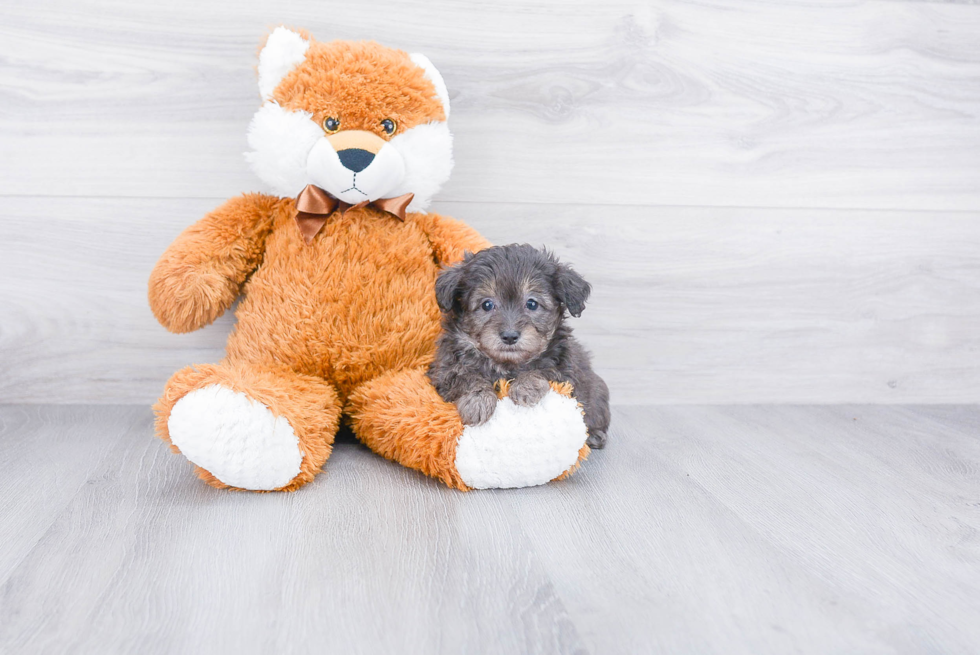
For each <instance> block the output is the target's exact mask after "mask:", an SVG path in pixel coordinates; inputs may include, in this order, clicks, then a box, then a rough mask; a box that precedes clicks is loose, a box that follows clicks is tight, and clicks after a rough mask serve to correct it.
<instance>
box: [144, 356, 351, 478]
mask: <svg viewBox="0 0 980 655" xmlns="http://www.w3.org/2000/svg"><path fill="white" fill-rule="evenodd" d="M154 411H155V412H156V416H157V419H156V431H157V434H158V435H159V436H160V437H161V438H162V439H163V440H164V441H166V442H167V443H169V444H170V445H171V449H172V450H173V451H174V452H177V453H182V454H183V455H184V456H185V457H186V458H187V459H188V460H190V461H191V463H193V464H194V465H195V466H196V470H197V474H198V476H199V477H200V478H201V479H202V480H204V481H205V482H207V483H208V484H210V485H211V486H214V487H218V488H225V487H232V488H237V489H248V490H252V491H272V490H276V491H292V490H294V489H297V488H299V487H301V486H302V485H304V484H306V483H307V482H309V481H310V480H312V479H313V476H315V475H316V474H317V473H319V472H320V467H322V466H323V464H324V462H326V461H327V457H329V455H330V450H331V445H332V444H333V440H334V435H335V434H336V432H337V427H338V424H339V421H340V411H341V403H340V401H339V400H338V398H337V392H336V390H335V389H334V387H333V386H332V385H331V384H330V383H328V382H326V381H324V380H322V379H320V378H316V377H313V376H309V375H301V374H299V373H295V372H293V371H290V370H288V369H273V368H267V367H259V366H254V365H248V364H242V363H237V364H229V363H227V362H223V363H221V364H204V365H200V366H197V367H187V368H185V369H182V370H180V371H178V372H177V373H175V374H174V375H173V377H171V378H170V380H169V381H168V382H167V386H166V388H165V390H164V393H163V396H162V397H161V398H160V400H159V402H157V404H156V405H155V406H154Z"/></svg>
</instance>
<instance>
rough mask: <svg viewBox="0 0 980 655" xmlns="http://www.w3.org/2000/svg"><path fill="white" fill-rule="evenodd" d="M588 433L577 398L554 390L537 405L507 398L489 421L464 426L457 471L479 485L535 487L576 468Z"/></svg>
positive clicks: (467, 480)
mask: <svg viewBox="0 0 980 655" xmlns="http://www.w3.org/2000/svg"><path fill="white" fill-rule="evenodd" d="M588 436H589V433H588V429H587V428H586V427H585V420H584V419H583V418H582V410H581V408H579V406H578V403H577V402H576V401H575V400H573V399H572V398H567V397H565V396H562V395H560V394H558V393H555V392H554V391H549V392H548V394H547V395H546V396H545V397H544V398H543V399H542V400H541V402H540V403H538V404H537V405H535V406H534V407H521V406H520V405H516V404H514V402H513V401H512V400H511V399H510V398H504V399H503V400H501V401H500V402H498V403H497V409H496V410H495V411H494V413H493V416H492V417H490V420H489V421H487V422H486V423H484V424H483V425H468V426H466V427H465V428H464V429H463V434H462V436H461V437H460V438H459V443H458V444H457V445H456V470H457V471H458V472H459V475H460V477H461V478H462V479H463V482H465V483H466V484H467V485H468V486H470V487H472V488H474V489H502V488H510V487H533V486H534V485H538V484H544V483H545V482H549V481H551V480H554V479H555V478H556V477H558V476H559V475H561V474H562V473H564V472H565V471H567V470H568V469H569V468H571V467H572V465H573V464H575V462H577V461H578V452H579V450H580V449H581V448H582V445H583V444H585V440H586V439H587V438H588Z"/></svg>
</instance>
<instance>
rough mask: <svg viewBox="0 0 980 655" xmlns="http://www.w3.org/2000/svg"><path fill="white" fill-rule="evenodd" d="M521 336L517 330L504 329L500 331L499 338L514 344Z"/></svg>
mask: <svg viewBox="0 0 980 655" xmlns="http://www.w3.org/2000/svg"><path fill="white" fill-rule="evenodd" d="M520 338H521V333H520V332H518V331H517V330H505V331H503V332H501V333H500V340H501V341H503V342H504V343H506V344H508V345H511V346H512V345H514V344H515V343H517V340H518V339H520Z"/></svg>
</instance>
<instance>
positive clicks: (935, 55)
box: [0, 0, 980, 210]
mask: <svg viewBox="0 0 980 655" xmlns="http://www.w3.org/2000/svg"><path fill="white" fill-rule="evenodd" d="M231 9H232V5H229V4H227V3H209V4H208V5H206V6H202V5H200V4H195V5H194V6H193V8H192V9H191V8H190V7H189V5H188V4H187V3H186V2H172V3H158V4H157V5H154V6H152V7H150V6H146V5H144V4H133V3H125V2H114V1H108V0H88V1H86V2H75V1H71V2H69V1H67V0H45V1H44V2H34V3H28V4H25V3H19V4H18V3H7V4H6V5H5V6H4V7H3V8H2V16H0V17H2V20H0V62H2V64H0V107H3V120H2V121H0V143H2V144H3V148H4V152H5V157H4V158H3V160H2V161H0V194H7V195H10V194H25V193H26V194H48V193H51V194H56V195H103V196H117V195H121V196H137V197H145V196H167V197H188V196H191V197H200V196H208V197H224V196H228V195H232V194H234V193H238V192H240V191H243V190H246V189H249V188H254V187H256V184H257V182H256V180H255V179H254V178H253V177H252V176H251V174H250V173H249V172H248V171H247V170H246V168H245V165H244V162H243V160H242V158H241V152H242V151H243V150H244V149H245V137H244V135H245V127H246V125H247V122H248V119H249V117H250V115H251V114H252V112H254V110H255V109H256V107H257V97H256V91H255V84H254V77H253V72H252V70H251V67H252V66H253V65H254V60H253V57H254V51H255V48H256V45H257V44H258V42H259V41H260V40H261V38H262V35H263V33H264V31H265V30H266V29H267V28H268V27H269V25H270V23H272V22H273V21H283V22H286V23H289V24H295V25H304V26H306V27H308V28H310V29H311V30H312V31H313V32H314V34H316V35H317V36H319V38H321V39H325V40H326V39H331V38H354V39H358V38H374V39H377V40H379V41H382V42H385V43H388V44H391V45H394V46H398V47H404V48H407V49H410V50H424V51H425V52H427V53H428V54H429V55H430V57H431V58H432V59H433V61H435V62H436V63H437V65H439V66H440V68H441V69H442V70H443V72H444V75H445V77H446V79H447V81H448V84H449V88H450V92H451V95H452V97H453V100H454V103H455V111H454V113H453V118H452V125H453V128H454V130H455V131H456V133H457V157H456V160H457V170H456V172H455V174H454V177H453V179H452V180H451V182H450V183H449V185H448V186H447V188H446V189H445V192H444V195H443V198H444V199H445V200H454V201H473V200H479V201H499V200H506V201H510V202H552V203H554V202H566V201H571V202H585V203H611V204H656V205H675V204H676V205H716V206H722V205H733V206H784V207H863V208H896V209H911V208H918V209H950V210H952V209H956V210H962V209H970V210H978V209H980V190H978V187H977V185H976V183H975V181H976V179H978V177H980V121H978V120H977V118H978V115H980V41H978V40H977V39H976V38H975V37H976V34H978V33H980V9H978V7H977V6H975V5H965V4H926V3H890V2H848V3H840V2H836V1H834V0H825V1H821V2H810V3H805V4H800V3H791V4H785V3H784V4H773V3H770V2H763V1H752V2H745V1H743V0H713V1H712V2H704V3H688V2H681V1H679V0H678V1H663V2H656V3H649V2H643V1H641V0H616V1H615V2H611V3H590V2H584V1H577V2H573V3H568V2H565V1H564V0H538V1H536V2H534V3H523V2H521V3H517V2H505V3H503V4H501V3H494V4H492V5H490V4H478V3H477V4H468V5H463V6H461V5H459V4H458V3H451V2H425V3H420V2H410V3H394V2H388V1H384V0H382V1H380V2H377V3H374V4H372V6H371V9H370V11H367V10H365V9H364V8H363V7H362V6H361V5H359V4H357V3H353V2H346V3H334V4H332V5H331V10H330V11H329V12H326V13H327V14H329V15H325V12H324V11H323V10H322V6H321V5H320V4H318V3H316V2H313V1H312V0H303V1H300V2H294V3H290V5H289V6H288V7H276V10H275V11H271V12H270V10H269V7H268V6H267V5H266V4H265V3H261V2H244V3H234V6H233V9H234V10H233V11H232V10H231ZM189 13H192V14H193V16H194V20H193V21H188V19H187V16H188V14H189ZM379 16H383V17H384V20H379V19H378V17H379ZM423 17H424V18H423ZM189 23H193V25H191V24H189ZM611 190H614V191H611Z"/></svg>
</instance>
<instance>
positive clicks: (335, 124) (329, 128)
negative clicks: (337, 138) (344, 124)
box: [323, 116, 340, 134]
mask: <svg viewBox="0 0 980 655" xmlns="http://www.w3.org/2000/svg"><path fill="white" fill-rule="evenodd" d="M339 129H340V121H339V120H337V119H336V118H333V117H332V116H328V117H327V118H324V119H323V131H324V132H326V133H327V134H333V133H334V132H336V131H337V130H339Z"/></svg>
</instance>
